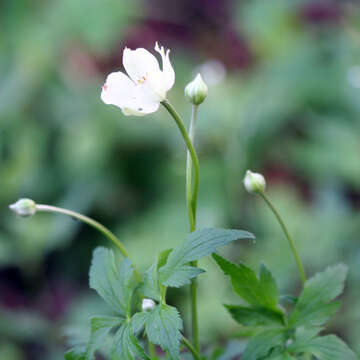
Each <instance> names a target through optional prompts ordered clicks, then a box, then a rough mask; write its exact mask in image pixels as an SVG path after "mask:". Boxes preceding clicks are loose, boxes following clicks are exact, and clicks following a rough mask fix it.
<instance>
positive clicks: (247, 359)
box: [241, 329, 286, 360]
mask: <svg viewBox="0 0 360 360" xmlns="http://www.w3.org/2000/svg"><path fill="white" fill-rule="evenodd" d="M285 335H286V334H285V330H284V329H271V330H265V331H263V332H261V333H259V334H258V335H255V336H254V337H252V338H251V339H250V340H249V342H248V343H247V346H246V349H245V351H244V353H243V355H242V358H241V359H242V360H259V359H262V358H265V356H267V355H269V353H270V351H271V349H273V348H275V347H278V346H280V347H283V346H284V343H285V341H286V336H285Z"/></svg>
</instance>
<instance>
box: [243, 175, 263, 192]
mask: <svg viewBox="0 0 360 360" xmlns="http://www.w3.org/2000/svg"><path fill="white" fill-rule="evenodd" d="M244 185H245V189H246V190H247V191H248V192H249V193H250V194H257V193H261V192H263V191H265V187H266V181H265V178H264V177H263V176H262V175H261V174H257V173H253V172H251V171H250V170H248V171H247V172H246V175H245V178H244Z"/></svg>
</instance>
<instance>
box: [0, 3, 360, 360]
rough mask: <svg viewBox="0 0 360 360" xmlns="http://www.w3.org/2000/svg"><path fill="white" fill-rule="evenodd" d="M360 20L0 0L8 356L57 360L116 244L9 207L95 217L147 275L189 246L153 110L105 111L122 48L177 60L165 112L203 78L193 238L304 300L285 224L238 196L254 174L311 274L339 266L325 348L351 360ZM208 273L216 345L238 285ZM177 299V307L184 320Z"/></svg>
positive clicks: (359, 187)
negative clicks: (334, 347) (103, 251)
mask: <svg viewBox="0 0 360 360" xmlns="http://www.w3.org/2000/svg"><path fill="white" fill-rule="evenodd" d="M359 10H360V8H359V5H358V4H357V2H356V1H342V2H336V1H330V0H323V1H310V0H309V1H294V0H272V1H263V0H251V1H236V0H227V1H224V0H212V1H206V0H202V1H196V2H195V1H192V0H184V1H177V2H170V1H166V0H147V1H145V0H144V1H140V0H136V1H130V0H128V1H126V0H125V1H117V0H103V1H96V0H77V1H71V0H64V1H63V0H62V1H59V0H58V1H56V0H49V1H41V0H35V1H29V0H17V1H12V0H5V1H2V2H1V4H0V125H1V126H0V139H1V141H0V179H1V188H0V205H1V209H2V211H1V215H2V216H1V219H0V224H1V226H0V264H1V265H0V266H1V270H0V358H6V359H8V360H23V359H38V358H41V359H51V360H54V359H61V358H62V357H63V351H64V337H63V335H62V334H63V329H64V326H68V325H70V324H73V323H74V320H75V319H74V315H73V314H76V313H79V312H80V310H81V314H83V313H91V314H93V312H91V309H92V307H93V305H92V300H91V299H92V296H93V293H92V292H91V290H89V289H88V286H87V281H88V279H87V273H88V268H89V265H90V256H91V252H92V249H93V248H94V247H95V246H96V245H98V244H100V243H101V244H102V245H106V246H107V245H109V244H106V243H105V244H104V241H106V240H104V239H102V238H101V236H100V235H99V234H97V233H94V231H93V230H91V229H88V228H86V227H85V226H83V225H81V224H80V223H77V222H75V221H73V220H69V219H67V218H64V217H58V216H53V215H48V214H39V215H37V216H35V217H33V218H31V219H25V220H24V219H18V218H16V217H14V216H13V214H11V213H10V212H9V211H8V210H7V206H8V204H10V203H12V202H14V201H15V200H16V199H17V198H19V197H24V196H26V197H30V198H33V199H34V200H36V201H37V202H39V203H48V204H53V205H58V206H63V207H67V208H71V209H74V210H77V211H80V212H83V213H86V214H88V215H90V216H93V217H95V218H96V219H98V220H100V221H102V222H103V223H105V224H106V225H107V226H109V227H110V228H111V229H112V230H114V231H115V232H116V234H117V235H119V236H120V237H121V239H122V240H123V241H124V242H125V244H126V246H127V248H128V250H129V252H130V253H131V254H132V257H133V259H134V261H136V262H137V264H138V265H139V267H140V268H142V269H145V268H147V267H149V266H150V265H151V264H152V263H153V261H154V260H155V255H156V254H157V253H158V252H159V251H160V250H161V249H165V248H171V247H174V246H176V245H177V244H179V243H180V242H181V241H183V240H184V239H185V236H186V233H187V228H188V224H187V217H186V207H185V191H184V182H185V176H184V174H185V167H184V159H185V150H184V146H183V143H182V140H181V138H180V136H179V134H178V132H177V129H176V127H175V125H174V124H173V122H172V120H171V119H170V118H169V116H168V115H167V114H166V112H165V111H164V110H163V109H160V110H159V111H158V112H157V113H155V114H153V115H151V116H147V117H144V118H132V117H124V116H123V115H122V113H121V112H120V110H119V109H117V108H115V107H109V106H105V105H104V104H103V103H101V101H100V98H99V93H100V88H101V85H102V83H103V81H104V79H105V76H106V74H107V73H109V72H110V71H113V70H118V69H119V70H121V68H122V65H121V54H122V49H123V47H124V46H125V45H127V46H130V47H133V48H134V47H139V46H141V47H146V48H148V49H151V48H152V47H153V46H154V43H155V41H156V40H157V41H159V42H160V43H161V44H162V45H165V47H167V48H170V49H171V55H170V56H171V60H172V62H173V64H174V67H175V71H176V77H177V79H176V83H175V86H174V89H173V90H172V91H171V92H170V93H169V99H170V101H171V102H172V103H173V104H174V105H175V107H176V108H177V110H178V111H179V112H180V113H181V114H183V115H184V117H185V118H187V117H189V115H190V106H189V105H188V104H187V103H186V100H185V99H184V97H183V89H184V86H185V85H186V84H187V83H188V82H189V81H190V80H191V79H192V78H193V76H194V75H195V74H196V72H198V71H200V72H201V73H202V76H203V78H204V80H205V82H206V83H207V84H208V87H209V95H208V97H207V99H206V101H205V102H204V104H202V105H201V108H200V111H199V119H198V127H197V141H196V145H197V149H198V151H199V155H200V162H201V185H200V194H199V195H200V199H199V210H198V214H199V215H198V216H199V220H198V223H199V224H198V225H199V227H205V226H206V227H209V226H210V227H215V226H219V227H226V226H229V227H232V228H243V229H247V230H249V231H251V232H253V233H254V234H255V235H256V236H257V241H256V243H252V242H249V243H247V244H246V245H244V244H243V243H242V244H240V243H239V244H235V245H234V246H232V248H231V249H230V250H224V252H225V253H227V252H228V254H227V255H231V256H230V257H231V259H232V260H233V261H239V260H242V261H245V262H246V263H248V264H249V265H250V266H252V267H253V268H256V267H257V266H258V263H259V261H264V263H265V264H266V265H267V266H268V267H269V268H271V269H272V271H273V273H274V275H275V277H276V278H277V279H279V284H278V285H279V287H280V289H281V291H282V292H285V291H293V292H296V290H297V289H298V288H299V285H300V283H299V279H298V276H297V272H296V268H295V264H294V262H293V259H292V258H291V253H290V251H289V249H288V247H287V243H286V241H285V239H284V237H283V234H282V233H281V230H280V228H279V226H278V224H277V223H276V221H275V220H274V218H273V216H272V214H271V213H270V212H269V210H268V209H267V208H266V206H265V204H263V203H262V201H261V199H260V198H256V197H254V196H250V195H248V194H246V193H245V191H244V189H243V186H242V183H241V181H242V178H243V176H244V173H245V170H246V169H247V168H251V169H252V170H254V171H257V172H262V173H263V174H264V175H265V177H266V179H267V183H268V192H269V196H270V197H271V198H272V200H273V202H274V203H275V204H276V205H277V207H278V208H279V211H280V212H281V213H282V214H283V215H284V217H285V219H286V222H287V223H288V225H289V228H290V230H291V232H292V234H293V236H294V238H295V240H296V242H297V244H298V248H299V251H300V253H301V255H302V257H303V258H304V263H305V267H306V269H307V272H308V274H309V275H310V274H313V273H315V272H316V271H319V270H321V269H323V268H325V266H327V265H331V264H335V263H337V262H343V263H346V264H347V265H348V266H349V281H348V284H347V287H346V290H345V295H344V305H343V306H342V308H341V310H340V313H339V314H338V315H337V316H335V318H334V321H333V322H332V328H331V332H335V333H337V334H338V335H340V336H341V337H343V338H344V339H346V340H347V342H348V343H349V344H350V345H351V346H352V348H354V349H356V350H357V351H358V352H360V347H359V341H358V335H357V334H358V333H359V332H360V328H359V324H360V322H359V317H360V310H359V309H360V300H359V299H360V296H359V295H360V294H359V290H358V289H359V288H360V287H359V283H360V272H359V263H360V246H359V235H358V234H359V232H360V213H359V207H360V200H359V199H360V163H359V149H360V137H359V130H360V101H359V99H360V68H359V66H360V16H359V15H358V14H359ZM200 265H201V267H203V268H205V269H206V270H207V272H206V273H205V274H203V275H201V276H200V278H201V281H200V288H199V289H200V295H199V303H200V324H201V337H202V339H203V340H204V342H205V343H210V342H211V341H213V340H215V339H216V340H219V341H223V340H224V339H225V338H226V337H228V336H230V335H232V334H234V333H235V332H236V331H237V330H238V326H237V325H236V323H235V322H234V321H233V320H232V319H231V318H230V316H229V315H228V314H227V313H226V310H225V309H223V307H222V306H221V304H222V303H224V302H230V303H231V300H232V299H231V296H230V287H229V286H228V284H227V283H226V282H224V281H223V280H222V275H221V273H220V271H219V269H217V268H216V265H215V264H214V262H213V260H211V259H207V260H204V261H202V262H201V264H200ZM214 284H216V286H214ZM186 295H187V292H186V291H180V292H179V291H177V292H175V291H170V292H169V302H170V303H171V302H172V303H173V304H174V305H176V306H177V307H179V308H180V309H181V311H182V313H183V314H186V309H187V308H188V306H189V304H188V303H187V301H186ZM80 299H83V300H82V301H83V302H82V305H79V302H80ZM171 300H172V301H171ZM95 308H96V307H95ZM96 309H98V308H96ZM87 310H88V311H87ZM100 310H101V309H100ZM100 313H104V312H101V311H100ZM78 316H79V317H80V314H79V315H78ZM187 320H188V319H186V318H185V322H186V321H187ZM82 321H83V322H85V323H86V321H87V320H86V316H84V317H83V318H82ZM80 322H81V321H80ZM188 323H189V322H188V321H187V324H185V325H186V326H188ZM74 325H76V324H74ZM86 325H87V324H86ZM76 329H81V325H80V323H79V328H76ZM218 329H221V332H219V330H218ZM186 330H188V329H186ZM73 331H75V330H73Z"/></svg>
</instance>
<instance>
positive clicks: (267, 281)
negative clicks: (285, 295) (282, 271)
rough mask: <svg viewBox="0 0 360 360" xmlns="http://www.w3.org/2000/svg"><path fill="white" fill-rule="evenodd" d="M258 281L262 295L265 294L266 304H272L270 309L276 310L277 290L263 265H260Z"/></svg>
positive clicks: (272, 278) (269, 273)
mask: <svg viewBox="0 0 360 360" xmlns="http://www.w3.org/2000/svg"><path fill="white" fill-rule="evenodd" d="M259 281H260V286H261V287H262V289H263V293H264V294H266V297H267V302H268V303H269V304H271V303H272V307H275V308H276V307H277V304H278V302H279V290H278V288H277V285H276V282H275V279H274V277H273V276H272V274H271V272H270V271H269V270H268V268H267V267H266V266H265V264H261V265H260V274H259Z"/></svg>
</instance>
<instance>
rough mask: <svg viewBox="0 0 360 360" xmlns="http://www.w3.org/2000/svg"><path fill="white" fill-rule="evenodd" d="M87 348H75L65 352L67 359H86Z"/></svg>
mask: <svg viewBox="0 0 360 360" xmlns="http://www.w3.org/2000/svg"><path fill="white" fill-rule="evenodd" d="M85 356H86V350H85V348H73V349H70V350H68V351H67V352H66V353H65V356H64V358H65V360H85V359H86V358H85Z"/></svg>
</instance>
